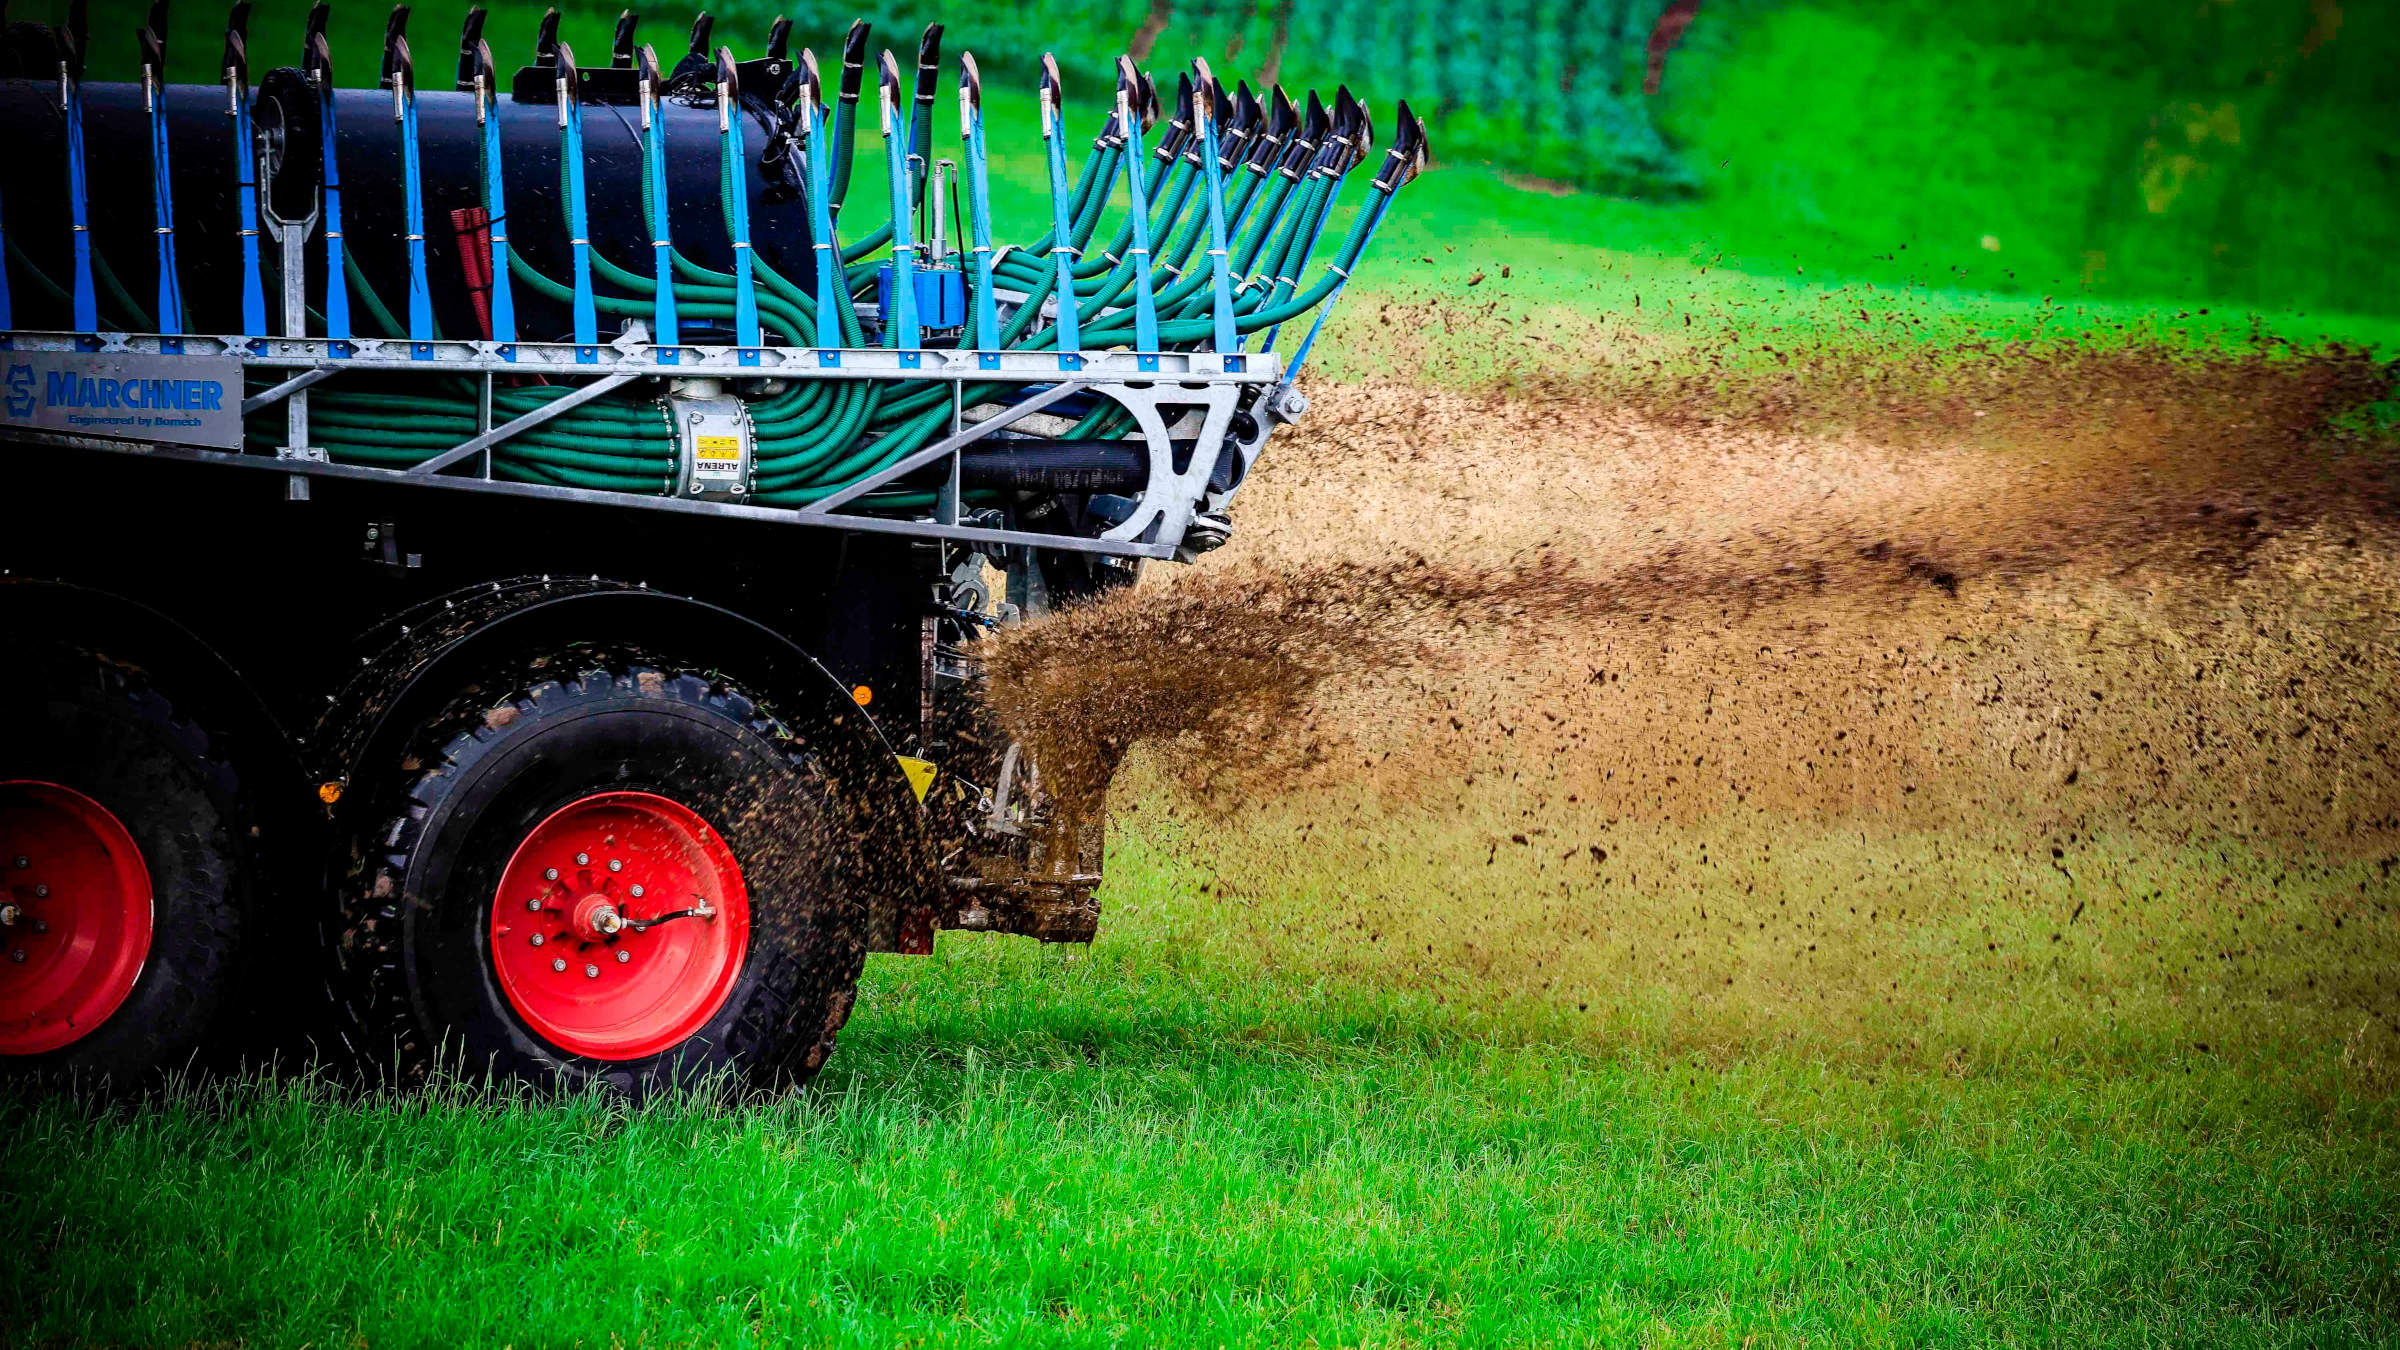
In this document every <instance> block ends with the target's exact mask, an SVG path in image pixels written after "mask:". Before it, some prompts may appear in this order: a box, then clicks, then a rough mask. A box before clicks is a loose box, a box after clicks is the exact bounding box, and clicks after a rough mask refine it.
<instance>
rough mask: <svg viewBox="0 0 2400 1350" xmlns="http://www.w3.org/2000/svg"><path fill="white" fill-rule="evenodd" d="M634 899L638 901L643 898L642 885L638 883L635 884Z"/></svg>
mask: <svg viewBox="0 0 2400 1350" xmlns="http://www.w3.org/2000/svg"><path fill="white" fill-rule="evenodd" d="M633 898H634V899H636V900H639V899H641V898H642V883H640V882H638V881H637V882H635V883H633Z"/></svg>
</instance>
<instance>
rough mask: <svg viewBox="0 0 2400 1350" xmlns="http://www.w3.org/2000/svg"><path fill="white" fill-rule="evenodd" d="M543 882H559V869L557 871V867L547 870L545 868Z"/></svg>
mask: <svg viewBox="0 0 2400 1350" xmlns="http://www.w3.org/2000/svg"><path fill="white" fill-rule="evenodd" d="M542 880H544V881H556V880H558V869H557V868H555V867H545V868H543V869H542Z"/></svg>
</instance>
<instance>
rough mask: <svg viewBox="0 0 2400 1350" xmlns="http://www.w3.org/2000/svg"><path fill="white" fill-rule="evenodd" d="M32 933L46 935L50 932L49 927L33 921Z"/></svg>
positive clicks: (36, 920)
mask: <svg viewBox="0 0 2400 1350" xmlns="http://www.w3.org/2000/svg"><path fill="white" fill-rule="evenodd" d="M33 931H34V932H36V933H47V932H49V931H50V925H49V924H46V923H44V922H42V921H41V920H40V919H35V920H34V921H33Z"/></svg>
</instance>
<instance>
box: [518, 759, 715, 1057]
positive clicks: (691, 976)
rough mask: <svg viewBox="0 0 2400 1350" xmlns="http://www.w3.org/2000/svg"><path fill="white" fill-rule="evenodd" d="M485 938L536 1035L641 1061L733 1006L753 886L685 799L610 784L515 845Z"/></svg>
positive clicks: (592, 1053)
mask: <svg viewBox="0 0 2400 1350" xmlns="http://www.w3.org/2000/svg"><path fill="white" fill-rule="evenodd" d="M693 910H700V911H705V912H704V913H697V914H695V913H690V912H689V911H693ZM678 915H679V916H680V917H673V916H678ZM652 924H654V925H655V926H649V927H643V926H642V925H652ZM490 936H491V953H492V968H493V970H494V971H495V972H496V973H497V974H498V975H499V978H500V988H501V990H502V992H504V993H505V994H507V996H508V1002H509V1006H510V1007H512V1008H515V1009H516V1010H517V1015H518V1016H519V1017H522V1018H524V1019H525V1024H526V1025H527V1026H528V1027H531V1028H532V1029H533V1031H534V1033H535V1034H536V1035H538V1036H540V1037H541V1038H542V1039H543V1040H546V1041H548V1042H550V1043H551V1044H552V1045H555V1046H557V1047H558V1048H559V1049H561V1050H565V1051H567V1052H569V1053H571V1054H577V1055H583V1056H587V1057H589V1058H592V1059H612V1060H614V1059H640V1058H642V1057H643V1056H645V1055H655V1054H657V1053H659V1052H660V1051H662V1050H669V1049H672V1048H674V1047H675V1046H678V1045H681V1044H682V1043H683V1042H684V1041H686V1040H689V1039H690V1038H691V1036H692V1033H694V1032H696V1031H698V1030H699V1029H700V1028H701V1027H702V1026H704V1025H706V1024H707V1022H708V1019H710V1018H711V1017H714V1016H716V1015H717V1010H718V1009H720V1008H722V1007H724V1006H725V999H726V997H727V996H728V995H730V994H731V993H732V992H733V982H734V979H735V977H736V976H738V975H740V974H741V970H742V957H743V955H744V954H745V953H746V952H748V951H749V948H750V892H749V891H748V889H747V888H745V887H744V885H743V883H742V868H741V864H739V863H738V862H736V861H735V860H734V857H733V850H732V849H731V848H729V847H728V846H727V845H726V843H725V838H724V836H723V835H720V834H718V833H717V832H716V831H715V830H713V829H711V828H709V824H708V822H707V821H705V820H702V819H701V818H700V816H699V814H698V813H696V812H694V811H693V810H692V809H691V808H690V807H687V806H685V805H684V804H682V803H681V802H678V801H674V800H671V799H669V798H666V797H661V796H658V795H657V794H655V793H649V792H602V793H599V794H596V795H594V796H590V797H586V798H584V799H582V800H581V801H577V802H572V803H569V804H568V805H566V806H563V807H560V808H559V809H558V810H557V811H554V812H552V813H551V815H550V816H549V818H548V819H546V820H544V821H542V823H541V824H539V825H536V826H534V827H533V829H532V830H531V831H530V832H529V833H527V834H526V836H525V839H524V842H522V843H520V844H518V845H517V851H516V853H515V854H514V855H512V856H511V857H510V858H509V860H508V868H507V870H506V871H504V872H503V873H501V876H500V890H499V893H498V894H496V895H495V896H493V897H492V922H491V933H490Z"/></svg>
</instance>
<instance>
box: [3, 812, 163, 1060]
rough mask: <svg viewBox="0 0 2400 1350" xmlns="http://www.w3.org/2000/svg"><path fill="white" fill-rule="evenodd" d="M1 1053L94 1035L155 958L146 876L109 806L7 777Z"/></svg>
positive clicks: (33, 1050)
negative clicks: (9, 780) (152, 956)
mask: <svg viewBox="0 0 2400 1350" xmlns="http://www.w3.org/2000/svg"><path fill="white" fill-rule="evenodd" d="M0 915H4V916H5V918H6V920H7V922H6V923H5V924H0V1054H8V1055H38V1054H41V1053H43V1052H44V1051H49V1050H56V1049H58V1048H60V1047H61V1046H66V1045H71V1044H73V1043H74V1042H76V1041H78V1040H81V1039H82V1038H83V1037H85V1036H87V1035H90V1034H91V1033H92V1032H93V1031H94V1030H95V1029H97V1028H98V1027H99V1026H100V1024H101V1023H102V1022H105V1021H107V1020H108V1018H109V1015H110V1014H112V1013H114V1012H115V1011H116V1010H117V1009H118V1008H119V1007H121V1006H123V1005H124V1002H125V999H126V996H127V995H129V994H131V993H132V992H133V986H134V982H135V981H136V980H138V979H140V978H141V974H142V964H143V962H145V961H147V960H148V959H149V957H150V939H151V924H152V913H151V892H150V869H149V868H148V866H147V865H145V864H144V863H143V861H142V853H141V850H140V849H139V848H138V847H136V846H135V844H134V842H133V836H132V835H130V834H128V833H127V832H126V830H125V826H124V824H123V823H122V822H120V821H119V820H118V819H117V818H116V816H115V815H114V814H112V813H111V812H110V811H109V810H108V808H107V807H104V806H102V805H100V803H98V802H96V801H93V800H92V799H91V798H89V797H87V796H85V795H83V794H82V793H80V792H77V791H76V790H75V789H73V788H69V787H62V786H60V785H58V784H56V783H43V782H34V781H27V780H19V781H11V782H0Z"/></svg>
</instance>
